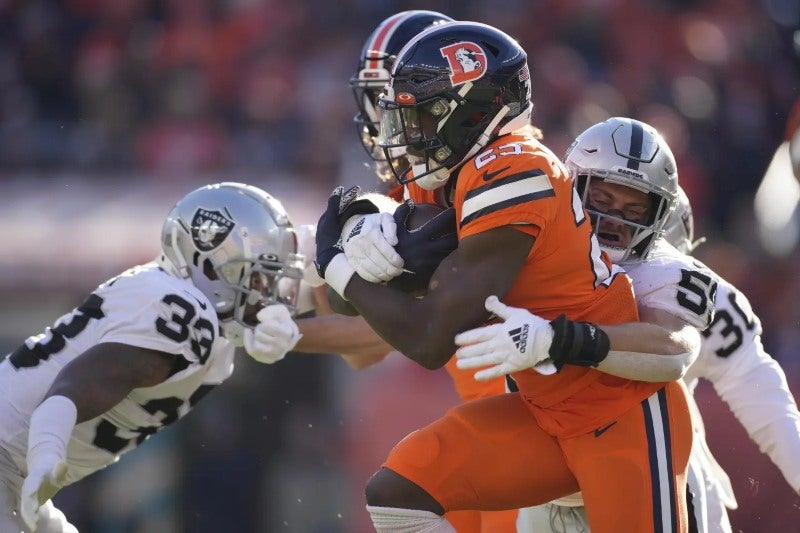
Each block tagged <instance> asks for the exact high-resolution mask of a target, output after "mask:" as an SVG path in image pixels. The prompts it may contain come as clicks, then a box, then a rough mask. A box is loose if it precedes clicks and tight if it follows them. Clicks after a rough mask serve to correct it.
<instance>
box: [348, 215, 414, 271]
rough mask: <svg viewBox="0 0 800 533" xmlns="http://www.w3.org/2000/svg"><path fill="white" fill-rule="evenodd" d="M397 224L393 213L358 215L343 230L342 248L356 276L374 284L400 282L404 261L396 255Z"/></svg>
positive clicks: (350, 219)
mask: <svg viewBox="0 0 800 533" xmlns="http://www.w3.org/2000/svg"><path fill="white" fill-rule="evenodd" d="M396 244H397V223H396V222H395V221H394V217H393V216H392V214H391V213H371V214H369V215H354V216H352V217H350V218H349V219H348V220H347V222H345V224H344V227H343V228H342V248H343V249H344V254H345V256H346V257H347V261H348V263H350V264H351V265H352V267H353V268H354V269H355V271H356V273H357V274H358V275H359V276H361V277H362V278H364V279H365V280H367V281H369V282H372V283H380V282H382V281H389V280H390V279H393V278H396V277H397V276H399V275H400V274H402V272H403V258H402V257H400V255H399V254H398V253H397V252H396V251H395V249H394V246H395V245H396Z"/></svg>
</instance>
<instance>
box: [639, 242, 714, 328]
mask: <svg viewBox="0 0 800 533" xmlns="http://www.w3.org/2000/svg"><path fill="white" fill-rule="evenodd" d="M625 272H627V273H628V276H630V278H631V281H632V282H633V293H634V294H635V295H636V304H637V305H638V306H639V308H650V309H659V310H662V311H666V312H668V313H670V314H672V315H674V316H676V317H678V318H680V319H682V320H684V321H685V322H686V323H687V324H690V325H692V326H694V327H696V328H697V329H699V330H701V331H702V330H704V329H706V328H707V327H708V326H709V325H710V324H711V321H712V319H713V318H714V301H715V295H716V291H717V276H716V275H715V274H714V272H713V271H712V270H711V269H709V268H708V267H707V266H705V265H704V264H703V263H701V262H700V261H698V260H696V259H694V258H693V257H691V256H688V255H686V254H683V253H681V252H679V251H678V250H676V249H675V248H674V247H673V246H671V245H670V244H669V243H668V242H666V241H665V240H664V239H658V240H657V241H656V244H654V245H653V248H652V249H651V250H650V253H649V254H648V255H647V259H645V260H644V261H641V262H638V263H631V264H626V265H625Z"/></svg>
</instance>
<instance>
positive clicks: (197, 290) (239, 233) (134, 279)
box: [0, 182, 303, 533]
mask: <svg viewBox="0 0 800 533" xmlns="http://www.w3.org/2000/svg"><path fill="white" fill-rule="evenodd" d="M296 246H297V244H296V238H295V235H294V234H293V228H292V224H291V222H290V220H289V217H288V215H287V213H286V211H285V210H284V208H283V207H282V205H281V204H280V202H278V200H276V199H275V198H273V197H272V196H270V195H269V194H267V193H266V192H264V191H263V190H261V189H258V188H256V187H252V186H247V185H243V184H240V183H232V182H225V183H218V184H215V185H209V186H206V187H202V188H200V189H197V190H195V191H193V192H191V193H189V194H188V195H186V196H185V197H184V198H183V199H181V200H180V201H179V202H178V203H177V204H176V205H175V207H174V208H173V209H172V211H171V212H170V213H169V215H168V216H167V219H166V221H165V222H164V225H163V232H162V235H161V252H160V253H159V255H158V258H157V259H156V260H155V261H154V262H152V263H147V264H144V265H139V266H135V267H133V268H131V269H129V270H126V271H125V272H122V273H121V274H119V275H118V276H116V277H114V278H112V279H110V280H108V281H106V282H105V283H103V284H101V285H100V286H99V287H97V289H95V290H94V291H93V292H92V293H91V294H89V295H88V297H87V298H86V299H85V301H84V302H83V303H82V304H81V305H79V306H78V307H76V308H75V309H73V310H72V311H70V312H69V313H67V314H65V315H63V316H62V317H61V318H59V319H58V320H57V321H56V322H55V324H54V325H53V326H51V327H49V328H47V329H46V330H45V331H44V332H43V333H42V334H39V335H34V336H32V337H29V338H28V339H27V340H26V341H25V342H24V343H23V344H22V345H21V346H20V347H19V348H17V349H16V350H15V351H14V352H12V353H11V354H9V355H8V357H7V358H6V359H5V360H3V362H2V363H0V477H1V478H2V482H0V506H1V507H0V531H4V532H5V531H8V532H12V531H13V532H19V531H23V532H29V531H39V532H47V533H59V532H75V531H77V530H76V529H75V527H74V526H72V525H71V524H69V522H68V521H67V519H66V517H65V516H64V515H63V513H61V512H60V511H59V510H58V509H56V508H55V506H54V505H53V503H52V501H51V497H52V496H53V495H54V494H55V493H56V492H57V491H58V490H59V489H60V488H62V487H64V486H66V485H69V484H72V483H75V482H77V481H79V480H80V479H82V478H84V477H85V476H87V475H90V474H92V473H93V472H96V471H97V470H100V469H102V468H104V467H106V466H108V465H109V464H112V463H114V462H116V461H117V460H118V459H119V458H120V457H121V456H122V455H123V454H125V453H127V452H129V451H131V450H133V449H134V448H136V447H137V446H138V445H139V444H141V443H142V442H144V441H145V440H146V439H147V438H148V437H149V436H150V435H152V434H154V433H156V432H157V431H158V430H160V429H161V428H163V427H164V426H167V425H169V424H171V423H173V422H175V421H176V420H178V419H179V418H181V417H183V416H184V415H185V414H186V413H188V412H189V411H190V410H191V409H192V407H193V406H194V405H196V403H197V402H198V401H200V399H201V398H203V397H204V396H205V395H206V394H207V393H208V392H209V391H210V390H211V389H213V388H214V387H216V386H217V385H219V384H220V383H222V382H223V381H224V380H225V379H226V378H228V377H229V376H230V375H231V372H232V371H233V362H234V361H233V359H234V348H235V347H236V346H242V345H243V346H244V348H245V349H246V351H247V353H248V354H250V356H252V357H253V358H254V359H256V360H258V361H260V362H263V363H273V362H275V361H278V360H280V359H281V358H283V356H284V355H285V354H286V352H287V351H289V350H290V349H291V348H292V347H293V346H294V345H295V344H296V343H297V341H298V338H299V336H300V335H299V334H298V330H297V326H296V325H295V324H294V322H293V321H292V313H293V309H294V301H295V296H296V293H297V288H298V284H299V282H300V278H301V277H302V270H303V261H302V256H299V255H298V254H297V253H296V251H297V250H296Z"/></svg>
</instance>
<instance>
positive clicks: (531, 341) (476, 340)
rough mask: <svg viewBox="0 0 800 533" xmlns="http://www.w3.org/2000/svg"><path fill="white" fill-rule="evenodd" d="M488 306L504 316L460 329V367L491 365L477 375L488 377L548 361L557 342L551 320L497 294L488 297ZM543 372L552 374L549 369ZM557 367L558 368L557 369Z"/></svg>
mask: <svg viewBox="0 0 800 533" xmlns="http://www.w3.org/2000/svg"><path fill="white" fill-rule="evenodd" d="M485 305H486V310H487V311H490V312H492V313H494V314H495V315H497V316H498V317H499V318H502V319H503V322H502V323H499V324H491V325H488V326H483V327H480V328H476V329H471V330H469V331H465V332H463V333H459V334H458V335H456V337H455V343H456V344H457V345H458V346H459V348H458V350H457V351H456V357H457V359H458V361H457V362H456V366H457V367H458V368H460V369H469V368H478V367H484V366H487V365H488V366H489V367H488V368H484V369H482V370H479V371H477V372H475V379H476V380H478V381H487V380H490V379H494V378H497V377H500V376H503V375H505V374H509V373H511V372H517V371H519V370H523V369H525V368H536V367H537V365H540V364H543V363H544V364H546V362H545V360H547V359H548V358H549V350H550V346H551V344H552V342H553V328H552V327H551V326H550V322H548V321H547V320H545V319H543V318H540V317H538V316H536V315H534V314H532V313H530V312H528V311H527V310H525V309H520V308H516V307H508V306H507V305H505V304H504V303H502V302H501V301H500V300H499V299H498V298H497V296H489V297H488V298H486V304H485ZM537 370H544V371H543V372H542V373H545V374H548V373H552V372H548V370H549V369H546V368H537ZM553 370H555V369H553Z"/></svg>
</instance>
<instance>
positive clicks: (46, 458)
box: [19, 453, 67, 531]
mask: <svg viewBox="0 0 800 533" xmlns="http://www.w3.org/2000/svg"><path fill="white" fill-rule="evenodd" d="M66 477H67V465H66V463H65V462H64V461H63V460H62V459H61V457H60V456H59V455H58V454H56V453H47V454H40V455H38V456H37V457H36V459H35V461H33V462H32V463H31V464H29V465H28V477H26V478H25V481H24V482H23V483H22V489H21V491H20V506H19V509H20V514H21V515H22V520H23V521H24V522H25V524H26V525H27V526H28V527H29V528H30V530H31V531H36V524H37V522H38V521H39V507H40V506H41V505H42V504H43V503H45V502H46V501H47V500H49V499H50V498H52V497H53V496H54V495H55V493H56V492H58V491H59V489H60V488H61V487H63V486H64V484H65V483H66Z"/></svg>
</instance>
